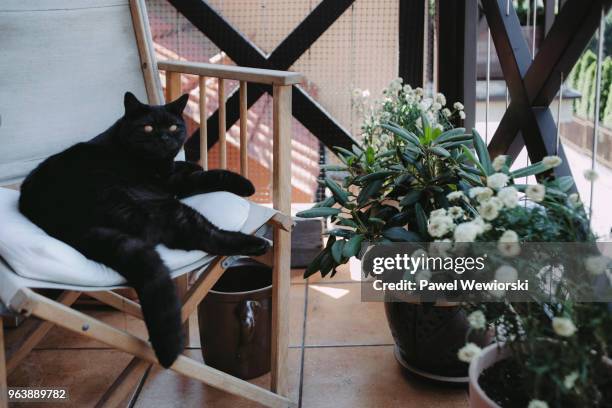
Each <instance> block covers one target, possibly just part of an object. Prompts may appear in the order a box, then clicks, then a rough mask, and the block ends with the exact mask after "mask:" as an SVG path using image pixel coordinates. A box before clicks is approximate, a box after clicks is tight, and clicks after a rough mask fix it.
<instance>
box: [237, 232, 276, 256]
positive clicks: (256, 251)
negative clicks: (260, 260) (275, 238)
mask: <svg viewBox="0 0 612 408" xmlns="http://www.w3.org/2000/svg"><path fill="white" fill-rule="evenodd" d="M245 241H246V242H244V246H243V247H242V249H241V251H240V254H241V255H252V256H257V255H263V254H265V253H266V252H268V250H269V249H270V242H269V241H268V240H266V239H263V238H259V237H255V236H252V235H249V236H248V239H245Z"/></svg>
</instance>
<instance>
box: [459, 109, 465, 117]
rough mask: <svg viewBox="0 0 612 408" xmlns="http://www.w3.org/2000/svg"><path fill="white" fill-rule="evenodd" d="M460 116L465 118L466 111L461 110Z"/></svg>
mask: <svg viewBox="0 0 612 408" xmlns="http://www.w3.org/2000/svg"><path fill="white" fill-rule="evenodd" d="M459 117H460V118H461V119H465V112H464V111H459Z"/></svg>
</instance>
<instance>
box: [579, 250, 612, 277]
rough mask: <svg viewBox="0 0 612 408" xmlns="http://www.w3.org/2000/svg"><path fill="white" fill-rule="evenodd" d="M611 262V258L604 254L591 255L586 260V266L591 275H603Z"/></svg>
mask: <svg viewBox="0 0 612 408" xmlns="http://www.w3.org/2000/svg"><path fill="white" fill-rule="evenodd" d="M609 263H610V258H608V257H607V256H602V255H597V256H589V257H587V258H586V259H585V260H584V266H585V267H586V270H587V271H588V272H589V273H590V274H591V275H601V274H602V273H604V272H605V270H606V269H608V264H609Z"/></svg>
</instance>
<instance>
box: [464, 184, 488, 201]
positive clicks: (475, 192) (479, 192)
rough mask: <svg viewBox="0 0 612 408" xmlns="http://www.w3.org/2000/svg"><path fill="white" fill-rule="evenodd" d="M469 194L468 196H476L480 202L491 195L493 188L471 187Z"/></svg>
mask: <svg viewBox="0 0 612 408" xmlns="http://www.w3.org/2000/svg"><path fill="white" fill-rule="evenodd" d="M469 194H470V198H476V200H477V201H478V202H480V203H481V202H483V201H487V200H488V199H489V198H491V197H493V190H491V189H490V188H489V187H472V188H471V189H470V191H469Z"/></svg>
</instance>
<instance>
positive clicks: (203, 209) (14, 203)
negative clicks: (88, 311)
mask: <svg viewBox="0 0 612 408" xmlns="http://www.w3.org/2000/svg"><path fill="white" fill-rule="evenodd" d="M18 199H19V192H18V191H14V190H9V189H6V188H0V257H2V258H3V259H4V261H6V263H7V264H8V265H9V266H10V267H11V269H12V270H13V271H14V272H15V273H17V274H18V275H20V276H22V277H25V278H29V279H34V280H38V281H45V282H51V283H59V284H66V285H75V286H95V287H101V286H104V287H106V286H119V285H123V284H125V279H123V277H122V276H120V275H119V274H118V273H117V272H115V271H114V270H112V269H111V268H108V267H107V266H105V265H102V264H100V263H97V262H94V261H91V260H89V259H87V258H86V257H85V256H83V255H82V254H81V253H80V252H78V251H77V250H75V249H74V248H72V247H71V246H69V245H67V244H65V243H63V242H62V241H59V240H57V239H55V238H52V237H50V236H49V235H47V234H46V233H45V232H44V231H43V230H42V229H40V228H39V227H37V226H36V225H34V224H33V223H31V222H30V221H29V220H28V219H27V218H26V217H25V216H23V215H22V214H21V213H20V212H19V210H18ZM183 202H184V203H185V204H187V205H189V206H191V207H192V208H194V209H195V210H197V211H199V212H200V213H202V214H203V215H204V216H205V217H206V218H208V219H209V220H210V221H211V222H212V223H213V224H215V225H217V226H218V227H219V228H222V229H225V230H229V231H243V232H246V233H252V232H254V231H255V230H256V229H257V228H258V227H259V226H261V225H263V224H264V223H265V222H266V221H267V220H268V219H269V218H270V217H271V216H272V215H273V214H274V211H273V210H268V209H265V210H262V207H261V206H258V205H256V204H252V203H250V202H249V201H247V200H245V199H244V198H241V197H239V196H236V195H234V194H231V193H228V192H215V193H208V194H200V195H196V196H193V197H189V198H187V199H184V200H183ZM252 218H257V219H252ZM247 221H248V222H247ZM247 224H248V228H249V229H250V230H249V231H244V230H243V228H246V225H247ZM157 251H158V252H159V254H160V256H161V257H162V259H163V260H164V262H165V263H166V265H167V266H168V267H169V268H170V269H171V270H173V271H178V270H182V269H185V267H187V266H189V265H192V264H197V263H198V261H200V260H202V259H203V258H206V257H209V258H210V256H208V255H207V254H206V253H205V252H202V251H181V250H172V249H168V248H166V247H164V246H163V245H159V246H158V247H157ZM1 284H2V283H1V282H0V285H1Z"/></svg>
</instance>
